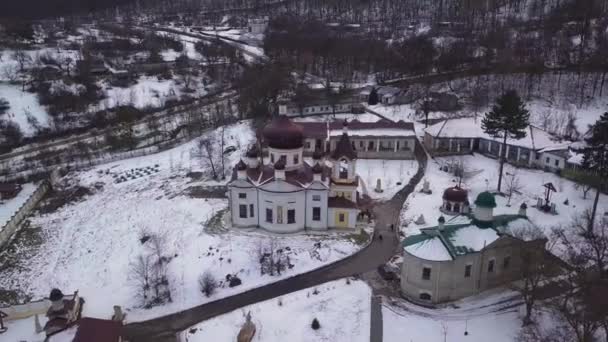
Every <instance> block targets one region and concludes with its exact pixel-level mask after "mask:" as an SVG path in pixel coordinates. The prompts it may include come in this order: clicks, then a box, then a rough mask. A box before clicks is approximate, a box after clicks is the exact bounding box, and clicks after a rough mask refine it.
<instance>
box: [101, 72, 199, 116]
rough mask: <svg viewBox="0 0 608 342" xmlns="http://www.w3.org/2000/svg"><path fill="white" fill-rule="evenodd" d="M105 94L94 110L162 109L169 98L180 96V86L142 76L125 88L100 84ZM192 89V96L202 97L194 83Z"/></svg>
mask: <svg viewBox="0 0 608 342" xmlns="http://www.w3.org/2000/svg"><path fill="white" fill-rule="evenodd" d="M102 86H103V88H104V91H105V93H106V99H104V100H102V101H101V102H100V103H98V104H96V105H94V106H93V107H94V109H95V110H102V109H106V108H112V107H116V106H121V105H133V106H135V107H137V108H145V107H155V108H158V107H162V106H164V105H165V101H166V100H167V99H169V98H178V97H179V96H181V95H182V88H183V86H182V85H178V84H177V83H176V81H175V80H173V79H172V80H159V79H158V78H156V77H149V76H142V77H140V78H139V79H138V80H137V83H136V84H134V85H131V86H129V87H127V88H120V87H111V86H109V85H107V84H105V85H104V84H102ZM192 89H196V92H194V93H193V94H192V95H195V96H198V95H204V94H205V91H204V89H203V87H202V86H199V85H197V84H195V83H193V84H192Z"/></svg>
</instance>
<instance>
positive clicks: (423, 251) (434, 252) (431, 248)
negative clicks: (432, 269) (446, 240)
mask: <svg viewBox="0 0 608 342" xmlns="http://www.w3.org/2000/svg"><path fill="white" fill-rule="evenodd" d="M404 249H405V250H406V251H407V252H408V253H410V254H412V255H415V256H417V257H419V258H420V259H424V260H429V261H447V260H452V256H451V255H450V253H449V252H448V250H447V249H446V248H445V246H444V245H443V242H441V239H440V238H439V237H433V238H430V239H426V240H422V241H420V242H416V243H414V244H411V245H407V246H405V247H404Z"/></svg>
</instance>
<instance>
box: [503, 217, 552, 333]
mask: <svg viewBox="0 0 608 342" xmlns="http://www.w3.org/2000/svg"><path fill="white" fill-rule="evenodd" d="M511 235H513V236H514V237H516V238H518V239H520V240H523V241H536V240H542V239H545V241H546V238H545V235H544V233H543V232H542V231H541V230H540V228H538V227H537V226H534V225H531V224H530V225H525V226H523V227H519V228H518V229H517V230H515V231H511ZM545 247H547V246H545ZM548 249H549V250H550V249H551V246H548ZM548 253H549V252H548V251H547V250H545V249H544V248H532V246H526V247H524V248H522V252H521V260H520V262H521V269H520V276H521V280H520V281H518V282H516V283H514V284H513V288H514V289H515V290H516V291H518V292H519V294H520V295H521V297H522V299H523V300H524V304H525V309H526V314H525V316H524V318H523V325H524V326H526V325H529V324H531V323H532V312H533V310H534V308H535V306H536V304H537V302H538V300H539V295H540V291H539V290H540V289H541V285H542V283H543V280H545V279H547V277H548V275H549V273H550V271H551V269H550V266H551V265H550V264H549V261H548V260H547V256H548Z"/></svg>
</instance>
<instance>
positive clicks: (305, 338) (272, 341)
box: [182, 279, 371, 342]
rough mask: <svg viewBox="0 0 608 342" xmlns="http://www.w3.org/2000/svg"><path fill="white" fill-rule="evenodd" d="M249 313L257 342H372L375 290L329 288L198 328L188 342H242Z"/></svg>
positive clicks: (354, 285)
mask: <svg viewBox="0 0 608 342" xmlns="http://www.w3.org/2000/svg"><path fill="white" fill-rule="evenodd" d="M315 290H316V291H315ZM315 292H317V294H314V293H315ZM279 303H281V304H279ZM248 312H250V313H251V321H252V322H253V323H254V324H255V325H256V334H255V336H254V338H253V341H256V342H257V341H259V342H262V341H263V342H280V341H290V342H310V341H331V342H368V341H369V338H370V312H371V289H370V288H369V286H368V285H367V284H365V283H364V282H362V281H358V280H350V284H347V282H346V280H344V279H341V280H336V281H333V282H329V283H325V284H323V285H320V286H317V287H315V288H309V289H306V290H302V291H298V292H294V293H291V294H288V295H286V296H283V297H279V298H274V299H271V300H268V301H265V302H262V303H259V304H254V305H250V306H246V307H244V308H242V309H239V310H236V311H233V312H230V313H228V314H225V315H222V316H219V317H216V318H213V319H211V320H208V321H206V322H204V323H201V324H198V325H196V326H194V327H192V328H191V329H188V330H186V331H184V332H183V333H182V341H187V342H207V341H214V342H215V341H216V342H230V341H236V337H237V335H238V333H239V330H240V329H241V327H242V325H243V323H244V322H245V317H246V315H247V313H248ZM314 318H316V319H317V320H318V321H319V324H320V329H318V330H316V331H315V330H313V329H312V328H311V324H312V321H313V319H314Z"/></svg>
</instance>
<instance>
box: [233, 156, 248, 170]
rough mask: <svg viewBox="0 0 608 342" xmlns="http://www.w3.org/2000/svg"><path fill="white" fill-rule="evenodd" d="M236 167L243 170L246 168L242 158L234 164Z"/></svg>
mask: <svg viewBox="0 0 608 342" xmlns="http://www.w3.org/2000/svg"><path fill="white" fill-rule="evenodd" d="M236 169H237V170H239V171H245V170H247V164H245V162H244V161H243V159H241V160H240V161H239V162H238V163H237V164H236Z"/></svg>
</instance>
